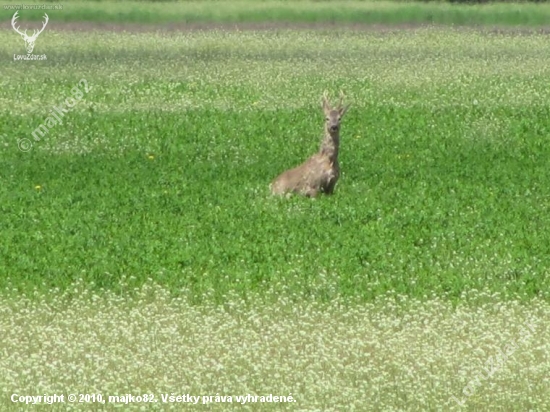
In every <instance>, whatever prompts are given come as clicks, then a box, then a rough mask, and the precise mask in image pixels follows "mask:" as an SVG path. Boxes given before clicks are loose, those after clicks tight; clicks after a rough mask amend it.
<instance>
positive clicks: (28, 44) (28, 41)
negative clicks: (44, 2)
mask: <svg viewBox="0 0 550 412" xmlns="http://www.w3.org/2000/svg"><path fill="white" fill-rule="evenodd" d="M17 13H18V12H17V11H16V12H15V14H14V15H13V17H12V19H11V25H12V27H13V29H14V30H15V31H16V32H17V33H19V34H20V35H21V37H23V40H25V48H26V49H27V53H29V54H31V53H32V51H33V49H34V42H35V41H36V38H37V37H38V35H39V34H40V33H42V32H43V31H44V28H45V27H46V24H48V20H49V17H48V15H47V14H46V13H44V17H45V19H44V23H43V24H42V28H41V29H40V30H36V29H35V30H33V33H32V36H28V35H27V30H25V32H24V33H22V32H20V31H19V27H15V23H16V20H17V18H18V17H19V16H18V15H17Z"/></svg>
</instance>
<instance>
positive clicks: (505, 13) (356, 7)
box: [2, 0, 550, 27]
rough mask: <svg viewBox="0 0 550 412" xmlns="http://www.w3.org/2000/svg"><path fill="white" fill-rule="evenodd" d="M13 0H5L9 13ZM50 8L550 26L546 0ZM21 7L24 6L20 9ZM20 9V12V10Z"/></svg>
mask: <svg viewBox="0 0 550 412" xmlns="http://www.w3.org/2000/svg"><path fill="white" fill-rule="evenodd" d="M20 4H21V2H20V1H17V0H12V1H7V2H6V1H5V2H3V5H5V6H4V8H3V9H2V11H3V13H4V14H5V15H6V16H8V15H10V17H11V14H12V13H13V12H14V9H13V7H14V6H15V5H20ZM40 4H46V5H52V4H59V5H62V7H63V8H62V10H49V11H48V13H49V15H50V17H51V18H52V21H53V19H55V21H57V22H58V23H59V22H82V21H85V22H101V23H146V24H166V23H177V24H187V23H232V24H234V23H262V22H279V23H289V22H293V23H305V24H308V23H309V24H311V23H333V24H442V25H447V24H454V25H495V26H533V27H537V26H548V25H549V21H550V4H536V3H524V4H517V3H491V4H481V5H472V4H452V3H448V2H445V1H435V2H434V1H432V2H412V1H379V0H363V1H361V0H359V1H358V0H351V1H348V0H331V1H323V0H297V1H296V0H293V1H289V0H266V1H262V0H231V1H226V0H214V1H185V2H174V1H168V2H157V1H155V2H137V1H134V2H131V1H101V2H97V1H72V0H65V1H62V2H56V3H54V2H47V3H40ZM22 12H23V11H22ZM22 12H21V13H22ZM24 12H25V18H27V19H35V20H40V18H41V17H42V15H43V13H44V11H43V10H24Z"/></svg>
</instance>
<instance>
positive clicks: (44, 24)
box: [32, 13, 50, 38]
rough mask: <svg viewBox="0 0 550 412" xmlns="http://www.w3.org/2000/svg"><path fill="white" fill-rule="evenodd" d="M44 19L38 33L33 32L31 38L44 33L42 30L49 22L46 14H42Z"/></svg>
mask: <svg viewBox="0 0 550 412" xmlns="http://www.w3.org/2000/svg"><path fill="white" fill-rule="evenodd" d="M44 17H46V20H44V23H43V24H42V28H41V29H40V30H39V31H38V33H35V32H36V29H35V30H33V33H32V37H34V38H36V37H38V35H39V34H40V33H42V32H43V31H44V29H45V28H46V24H48V21H50V18H49V17H48V15H47V14H46V13H44Z"/></svg>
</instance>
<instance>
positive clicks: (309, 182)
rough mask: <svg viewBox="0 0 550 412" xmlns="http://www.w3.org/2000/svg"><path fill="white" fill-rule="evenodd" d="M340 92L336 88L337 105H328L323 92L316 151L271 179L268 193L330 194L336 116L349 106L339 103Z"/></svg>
mask: <svg viewBox="0 0 550 412" xmlns="http://www.w3.org/2000/svg"><path fill="white" fill-rule="evenodd" d="M343 99H344V93H342V92H340V102H339V103H338V106H336V107H331V106H330V103H329V102H328V96H327V92H326V91H325V93H324V94H323V102H322V108H323V112H324V113H325V137H324V138H323V142H322V143H321V149H320V150H319V152H318V153H316V154H314V155H313V156H311V157H310V158H309V159H308V160H306V161H305V162H304V163H302V164H301V165H300V166H297V167H295V168H294V169H290V170H287V171H286V172H283V173H282V174H280V175H279V176H278V177H277V178H276V179H275V180H273V182H271V193H273V194H274V195H283V194H290V193H299V194H302V195H305V196H308V197H315V196H317V194H318V193H319V192H321V193H326V194H332V193H333V192H334V186H335V185H336V182H337V181H338V178H339V177H340V165H339V164H338V148H339V146H340V120H342V117H343V116H344V114H345V113H346V111H347V110H348V108H349V106H350V105H349V104H348V105H347V106H342V101H343Z"/></svg>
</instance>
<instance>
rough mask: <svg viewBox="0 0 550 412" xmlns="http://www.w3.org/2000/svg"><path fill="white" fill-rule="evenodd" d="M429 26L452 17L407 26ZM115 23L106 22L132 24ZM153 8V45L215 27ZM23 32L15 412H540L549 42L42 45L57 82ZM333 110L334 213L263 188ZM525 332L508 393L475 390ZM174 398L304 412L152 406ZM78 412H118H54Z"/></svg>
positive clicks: (4, 366)
mask: <svg viewBox="0 0 550 412" xmlns="http://www.w3.org/2000/svg"><path fill="white" fill-rule="evenodd" d="M73 4H78V7H79V10H80V11H79V13H83V14H81V15H82V16H84V15H87V16H89V15H91V14H86V13H88V12H85V11H82V10H85V9H86V7H87V6H85V5H84V4H83V3H73V2H67V10H63V12H58V13H59V16H61V14H65V13H66V15H67V16H73V17H68V18H59V20H64V21H71V20H75V19H76V18H77V17H75V16H77V14H71V11H70V7H71V6H72V5H73ZM242 4H244V3H231V2H227V3H224V5H223V6H222V4H221V3H220V4H219V7H220V8H219V9H218V8H216V10H218V11H217V12H219V13H220V14H219V16H221V11H220V10H223V7H227V8H228V10H229V9H231V7H233V8H234V10H237V9H238V7H241V6H242ZM251 4H252V3H251ZM253 4H254V5H255V7H258V8H261V7H262V6H263V5H265V4H275V3H270V2H262V3H253ZM276 4H277V7H281V8H283V7H291V6H290V5H289V4H290V3H288V2H279V3H276ZM304 4H305V2H300V3H298V5H295V6H292V7H293V8H292V10H293V13H298V14H296V15H299V13H300V8H301V7H305V6H304ZM315 4H316V6H315V7H318V10H321V9H323V8H326V9H329V8H331V7H337V6H335V5H334V4H333V3H324V2H321V3H315ZM126 6H128V4H127V5H126ZM352 6H353V7H380V8H381V9H384V8H385V7H387V8H388V10H389V9H391V7H394V6H395V5H392V4H390V3H387V4H386V3H382V2H376V3H368V2H354V3H351V2H350V6H349V7H350V9H349V10H352V9H353V8H352ZM428 6H429V7H442V10H443V8H445V7H450V6H448V5H437V4H429V5H423V4H420V5H416V4H414V5H413V4H411V5H410V6H409V5H406V6H402V7H411V8H415V7H416V8H422V7H428ZM89 7H90V10H91V7H92V6H89ZM117 7H120V8H122V7H124V3H109V4H105V5H103V4H102V6H101V7H100V8H97V10H100V11H101V13H111V15H113V16H117V17H116V18H115V19H114V20H110V21H111V22H113V21H119V20H116V19H118V18H120V19H125V21H131V22H142V21H143V19H142V18H141V17H136V18H135V19H134V18H131V17H130V18H128V17H127V16H126V17H125V16H121V15H120V14H117V10H118V9H117ZM140 7H142V8H143V9H142V10H145V9H146V8H157V9H156V10H158V12H159V13H161V14H162V13H165V14H162V15H163V16H166V18H164V17H160V18H158V19H157V17H158V16H159V15H161V14H159V15H155V16H156V17H155V19H157V20H156V21H157V22H159V21H160V22H163V21H164V22H166V21H169V20H168V19H171V18H173V17H174V16H177V15H178V14H177V13H184V12H185V13H188V11H189V10H191V7H196V8H197V10H198V11H197V14H196V15H195V16H202V17H200V18H199V17H197V18H193V19H194V20H193V19H191V20H188V21H195V22H198V21H203V20H201V19H203V18H204V19H206V18H207V17H208V16H209V15H208V13H207V11H208V10H211V9H207V8H206V6H205V4H204V3H197V4H194V3H193V4H192V6H191V5H187V4H174V5H172V6H168V5H157V4H155V5H148V6H145V5H143V6H140ZM163 7H166V8H165V9H163ZM170 7H172V8H170ZM395 7H396V6H395ZM487 7H504V8H505V7H508V8H510V9H513V7H520V6H514V5H504V6H499V5H494V6H487ZM531 7H535V6H530V5H526V6H521V8H522V9H521V10H531ZM546 8H547V6H541V9H539V10H542V12H541V14H540V15H543V14H544V13H545V11H544V10H546ZM127 10H130V8H129V6H128V7H127ZM166 10H169V11H170V12H167V11H166ZM315 10H317V9H315ZM457 10H458V9H457ZM468 10H474V11H475V10H476V9H475V8H468ZM548 10H549V13H550V9H548ZM314 12H315V11H312V12H311V13H312V14H307V15H305V17H304V21H314V20H315V19H313V20H311V19H310V16H313V15H314ZM98 13H99V12H98ZM136 13H138V14H137V15H140V14H139V13H141V11H139V10H138V11H137V12H136ZM171 13H172V14H171ZM323 13H324V12H323ZM346 13H347V12H346ZM480 13H481V14H479V15H480V16H482V15H483V12H480ZM4 14H5V15H6V16H7V15H8V14H10V15H11V13H8V12H7V11H4ZM398 14H399V13H397V14H396V15H398ZM520 14H521V13H520ZM54 16H57V14H54V13H53V12H52V13H51V15H50V24H52V23H54V21H55V20H56V19H57V17H54ZM97 16H99V17H97ZM97 16H96V18H95V19H96V20H97V19H99V20H101V19H103V17H102V16H104V15H100V14H98V15H97ZM229 16H231V14H230V15H229ZM235 16H240V15H239V14H238V13H236V14H235ZM281 16H285V15H281ZM343 16H352V17H353V16H355V12H352V11H350V12H349V14H345V13H344V14H343ZM226 17H227V15H224V19H225V18H226ZM208 18H209V19H210V20H208V21H218V18H217V17H216V15H213V14H212V15H210V17H208ZM232 19H233V18H227V20H226V21H237V20H238V21H241V20H239V19H240V18H239V19H237V20H232ZM243 19H244V20H242V21H252V20H254V19H253V18H250V16H248V17H243ZM281 19H282V18H281ZM82 20H83V21H84V20H87V19H86V18H82ZM282 20H284V19H282ZM282 20H281V21H282ZM88 21H94V18H90V19H88ZM105 21H108V19H105ZM204 21H206V20H204ZM289 21H292V19H290V20H289ZM343 21H351V20H343ZM502 22H504V20H503V21H502ZM20 23H21V24H22V25H23V27H24V23H25V20H24V19H21V22H20ZM8 27H9V26H6V27H5V30H0V54H1V55H2V56H4V58H3V59H1V60H0V73H1V74H2V76H1V77H0V84H1V86H2V87H1V88H0V159H2V167H0V182H2V184H1V185H0V213H1V218H0V295H1V299H0V409H1V410H7V411H10V410H13V411H15V410H21V409H22V408H25V410H27V409H29V410H34V409H33V408H34V407H31V406H28V407H23V406H21V405H20V404H18V403H13V402H11V401H10V397H11V395H12V394H14V393H15V394H18V395H40V394H53V393H65V394H69V393H101V394H103V396H104V397H107V395H122V394H126V393H133V394H134V395H137V394H145V393H151V394H155V396H156V399H157V400H158V401H159V402H158V403H157V404H154V405H153V404H151V405H149V406H151V408H155V409H162V410H169V409H170V408H174V409H175V410H182V408H183V410H213V411H225V410H248V411H270V410H273V411H274V410H289V411H290V410H292V411H317V410H322V411H344V410H345V411H354V410H355V411H390V410H392V411H397V410H406V411H438V410H445V411H447V410H468V411H501V410H506V411H522V412H524V411H537V412H539V411H545V410H549V408H550V401H549V400H548V396H547V394H548V391H549V390H550V388H549V383H548V379H547V376H548V372H549V371H550V362H549V360H548V353H549V352H548V349H549V348H548V342H549V341H550V339H549V338H550V330H549V329H548V327H547V326H546V325H548V324H549V321H550V306H549V305H548V301H549V297H550V294H549V286H550V280H549V278H548V273H549V270H550V253H549V249H550V231H549V230H548V228H547V225H548V224H550V214H549V213H548V212H549V209H550V145H549V144H548V135H549V132H550V123H549V120H548V119H549V118H550V103H549V102H550V89H549V87H548V79H549V76H550V57H549V56H550V42H548V38H547V36H545V35H542V34H535V33H530V34H529V33H527V34H526V33H523V34H519V33H517V32H516V33H514V32H511V31H509V32H506V31H504V32H501V33H499V34H497V33H495V32H490V31H484V30H480V29H475V30H474V29H465V28H462V29H453V28H443V27H424V28H417V29H414V30H412V29H403V30H397V29H395V30H389V31H388V30H375V29H372V30H352V29H345V28H343V27H342V28H339V29H338V28H332V29H331V28H317V29H315V30H313V29H304V28H302V29H297V28H294V29H292V28H287V29H283V28H279V29H273V30H245V31H239V30H229V31H223V30H201V31H188V30H186V31H145V32H114V31H101V30H99V31H94V32H71V31H67V30H59V31H57V30H55V28H54V26H53V24H52V26H51V28H50V27H48V28H47V29H46V30H45V31H44V32H43V33H42V34H41V35H40V37H39V38H38V40H37V41H36V46H35V49H34V52H33V53H35V54H39V55H41V54H46V56H47V59H46V60H42V61H21V60H17V61H14V57H13V55H14V54H15V55H18V54H24V53H25V49H24V43H23V40H22V39H21V38H20V36H18V35H17V34H15V33H14V32H13V30H11V29H8ZM325 90H328V91H329V92H330V93H331V95H333V96H337V93H338V92H339V91H340V90H342V91H344V93H345V95H346V101H347V102H350V103H351V104H352V106H351V108H350V109H349V111H348V113H347V114H346V116H345V118H344V119H343V121H342V130H341V135H342V138H341V150H340V164H341V168H342V172H343V175H342V176H341V179H340V181H339V182H338V185H337V187H336V193H335V194H334V195H333V196H330V197H328V196H322V197H319V198H317V199H315V200H312V199H306V198H301V197H298V196H295V197H291V198H290V199H279V198H274V197H272V196H271V195H270V193H269V183H270V181H271V180H272V179H273V178H274V177H275V176H277V175H278V174H279V173H280V172H282V171H284V170H285V169H288V168H290V167H293V166H295V165H297V164H299V163H301V162H302V161H303V160H305V159H306V158H307V157H309V156H310V155H311V154H313V153H315V151H316V150H318V147H319V143H320V140H321V137H322V133H323V113H322V111H321V106H320V102H321V95H322V93H323V91H325ZM71 96H72V97H74V98H76V99H75V105H74V107H73V108H68V107H67V106H66V103H65V102H66V100H67V98H69V97H71ZM54 107H57V108H58V110H57V111H56V109H54ZM59 108H65V109H66V112H64V111H63V110H61V112H62V113H63V116H62V118H60V120H61V122H58V124H52V123H51V120H50V123H48V118H49V117H53V115H52V113H59ZM41 124H43V125H49V126H48V127H46V129H47V130H48V132H47V133H45V134H44V136H40V134H36V132H35V130H36V129H37V128H39V127H40V125H41ZM42 130H44V128H42ZM33 132H34V133H35V135H34V136H33ZM36 136H38V139H35V137H36ZM27 145H28V146H27ZM21 148H22V149H24V150H20V149H21ZM528 324H529V325H532V329H533V330H534V332H533V334H532V335H528V336H527V338H526V339H524V340H523V341H521V343H518V344H517V345H516V349H515V351H514V352H513V354H512V355H510V356H509V358H507V360H505V361H503V362H502V363H501V364H500V367H499V368H497V369H498V370H497V373H495V374H494V376H491V377H490V378H487V379H481V383H480V384H478V385H475V389H474V390H473V392H472V391H467V390H466V389H464V388H467V387H468V385H470V386H471V382H472V380H475V379H476V377H477V376H479V374H480V373H483V371H484V370H485V369H484V368H485V367H486V366H487V362H488V360H489V359H491V357H495V356H497V354H498V353H499V352H498V351H499V350H505V349H504V348H506V347H507V345H510V344H514V342H518V341H519V340H520V338H521V336H522V334H523V332H522V329H521V328H522V327H523V326H525V325H528ZM171 393H175V394H177V395H182V394H187V393H188V394H191V395H201V396H204V395H216V393H219V394H220V395H224V396H225V395H233V396H236V395H246V394H248V393H250V394H256V395H264V394H265V395H267V394H270V393H272V394H273V395H277V396H280V395H282V396H288V395H289V394H292V396H293V398H294V399H295V400H296V402H295V403H283V404H276V403H273V404H258V403H249V404H245V405H242V404H238V403H236V400H235V398H233V404H227V403H216V402H213V403H211V404H209V405H201V406H199V405H195V406H190V405H183V404H181V403H179V404H178V403H163V402H162V401H161V394H168V395H169V394H171ZM452 396H454V397H455V398H457V399H458V400H463V401H464V406H463V407H460V406H458V404H457V402H456V401H454V400H453V399H452ZM119 406H120V405H119ZM141 406H142V405H141V404H133V405H130V406H126V405H124V406H123V408H122V409H123V410H126V409H127V408H129V409H130V410H139V408H140V407H141ZM67 407H69V408H70V407H74V408H75V409H78V410H103V408H104V407H105V408H106V410H116V408H115V407H114V405H113V404H108V405H104V406H101V407H99V406H97V405H91V404H73V405H68V404H60V405H56V406H54V407H51V408H49V409H48V410H67Z"/></svg>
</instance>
